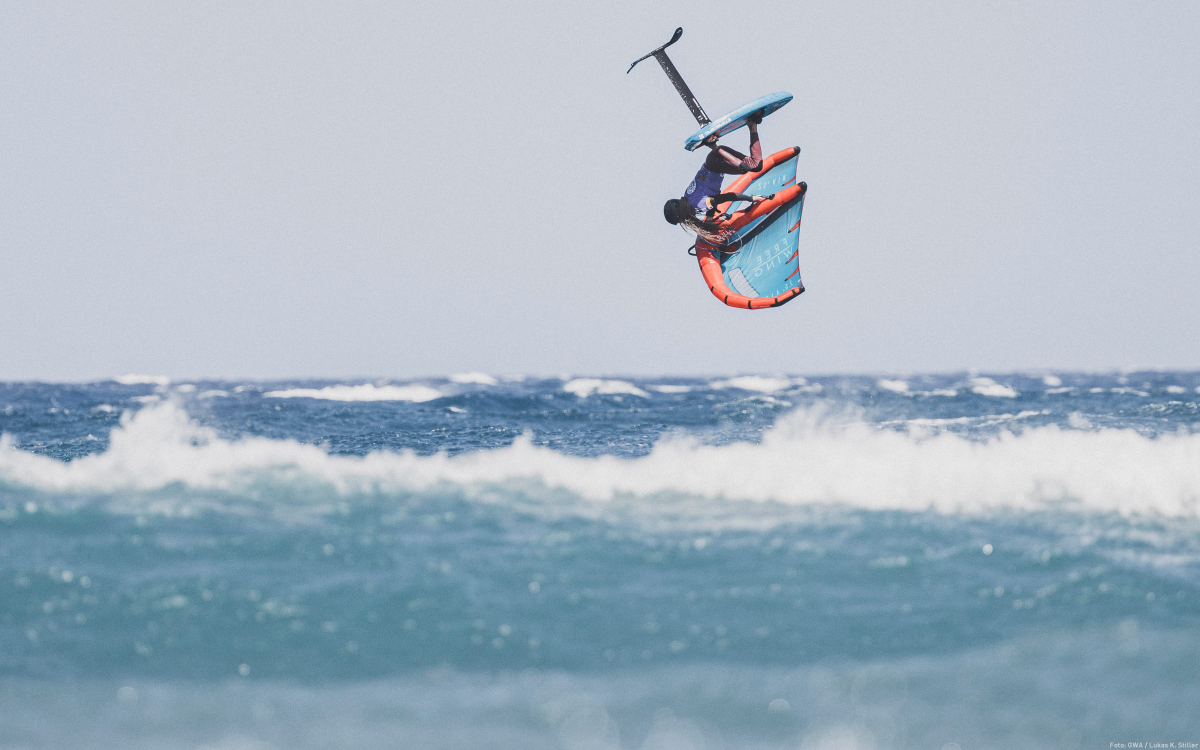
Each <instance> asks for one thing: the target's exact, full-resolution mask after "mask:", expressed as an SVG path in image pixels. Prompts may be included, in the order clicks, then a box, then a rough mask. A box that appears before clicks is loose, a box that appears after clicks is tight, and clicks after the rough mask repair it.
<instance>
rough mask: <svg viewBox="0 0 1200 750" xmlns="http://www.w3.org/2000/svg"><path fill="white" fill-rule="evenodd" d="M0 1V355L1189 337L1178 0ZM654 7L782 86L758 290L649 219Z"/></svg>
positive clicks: (805, 363) (75, 368)
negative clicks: (771, 205)
mask: <svg viewBox="0 0 1200 750" xmlns="http://www.w3.org/2000/svg"><path fill="white" fill-rule="evenodd" d="M3 14H4V18H5V20H4V23H3V24H0V98H2V100H3V103H2V105H0V227H2V231H3V234H2V237H3V245H2V246H0V259H2V262H3V272H2V274H0V379H21V378H40V379H77V378H92V377H102V376H107V375H112V374H116V373H123V372H130V371H134V372H150V373H161V374H168V375H172V376H177V377H198V376H251V377H280V376H355V375H366V376H378V377H404V376H410V375H423V374H436V373H447V372H456V371H464V370H483V371H487V372H492V373H514V372H528V373H566V372H574V373H613V374H618V373H624V374H639V373H646V374H650V373H679V374H687V373H721V372H752V371H760V372H761V371H789V372H798V373H805V372H834V371H863V370H866V371H911V370H944V369H951V368H970V367H975V368H981V369H1001V370H1008V369H1018V368H1075V367H1082V368H1099V367H1123V366H1139V365H1145V366H1167V367H1198V366H1200V302H1198V299H1197V297H1198V290H1200V258H1198V257H1197V250H1198V249H1200V248H1198V245H1200V243H1198V242H1197V237H1198V236H1200V137H1198V136H1197V122H1198V120H1200V54H1197V52H1196V46H1195V45H1196V41H1195V40H1196V38H1197V36H1198V35H1200V3H1195V2H1174V3H1172V2H1159V3H1152V4H1148V3H1132V2H1131V3H1122V4H1116V3H1102V2H1078V3H1069V2H1054V3H1050V2H1046V3H1016V2H1014V3H963V2H945V3H934V2H929V3H916V2H912V3H906V2H897V3H886V4H885V3H876V2H870V3H862V4H854V3H848V2H844V0H837V1H835V2H803V1H800V2H796V1H794V0H793V1H790V2H781V3H773V2H753V3H742V4H730V3H720V4H716V3H701V2H688V3H667V2H656V3H644V2H636V3H620V2H605V3H586V4H585V3H550V2H547V3H536V4H533V3H530V4H524V3H523V4H511V3H499V2H478V3H455V2H443V3H425V2H411V3H395V2H387V3H378V4H375V3H301V2H286V3H283V2H281V3H275V4H268V3H245V2H230V3H217V2H200V3H196V2H179V3H165V2H146V3H136V2H122V3H105V2H87V3H74V4H58V3H50V2H39V3H26V2H15V1H11V0H10V1H8V2H4V3H3ZM679 25H682V26H683V27H684V30H685V31H684V37H683V39H682V41H681V42H680V43H678V44H676V45H675V46H674V47H672V48H671V56H672V58H673V59H674V60H675V62H676V64H677V65H678V66H679V68H680V70H681V72H682V73H683V74H684V76H685V77H686V79H687V80H688V82H689V83H690V84H691V86H692V89H693V90H694V91H695V93H696V94H697V96H698V97H699V99H700V101H701V102H702V103H703V104H704V106H705V108H706V109H707V110H708V112H709V113H710V114H711V115H713V116H714V117H715V116H717V115H719V114H721V113H722V112H724V111H727V110H729V109H732V108H733V107H735V106H738V105H740V104H742V103H744V102H745V101H748V100H750V99H753V98H755V97H757V96H759V95H761V94H764V93H767V92H771V91H779V90H784V91H790V92H792V93H793V94H794V95H795V100H794V101H793V102H792V103H791V104H790V105H788V106H787V107H786V108H784V109H783V110H781V111H780V112H778V113H776V114H775V115H772V116H771V117H770V118H769V119H768V120H767V121H766V122H765V123H764V125H763V127H762V134H763V141H764V144H765V145H766V147H767V150H768V151H773V150H776V149H777V148H783V147H785V146H790V145H799V146H801V147H802V148H803V153H802V154H801V157H800V176H801V179H803V180H806V181H807V182H808V184H809V197H808V201H807V204H806V207H805V217H804V226H803V228H802V230H801V232H802V235H801V240H800V242H801V244H800V250H801V256H800V257H801V270H802V273H803V276H804V280H805V283H806V286H807V287H808V291H807V292H806V293H805V294H804V295H803V296H801V297H800V298H799V299H798V300H796V301H794V302H792V303H790V304H788V305H786V306H784V307H782V308H779V309H776V310H769V311H761V312H748V311H739V310H733V309H730V308H727V307H725V306H724V305H722V304H720V303H719V302H718V301H717V300H716V299H714V298H713V297H712V295H711V294H709V292H708V290H707V288H706V287H705V285H704V283H703V281H702V279H701V276H700V272H699V270H698V269H697V267H696V262H695V260H694V259H693V258H690V257H688V256H687V255H686V254H685V249H686V248H687V246H688V245H689V244H690V243H689V241H688V239H687V237H686V236H685V235H684V234H683V233H682V232H681V231H679V230H678V229H676V228H673V227H670V226H668V225H667V224H666V223H664V222H663V220H662V214H661V206H662V203H663V201H664V200H665V199H666V198H669V197H674V196H677V195H678V194H680V192H681V191H682V190H683V188H684V187H685V186H686V184H687V182H688V180H689V179H690V177H691V174H692V173H693V172H694V171H695V170H696V168H697V167H698V164H699V161H700V158H701V157H700V156H699V155H697V154H689V153H687V152H685V151H684V150H683V149H682V147H681V144H682V142H683V139H684V138H685V137H686V136H687V135H689V134H690V133H691V132H692V131H694V130H695V127H696V126H695V123H694V121H693V120H692V119H691V117H690V115H689V114H688V112H687V109H686V108H685V107H684V105H683V104H682V102H681V101H680V100H679V98H678V97H677V96H676V94H675V93H674V90H673V89H672V88H671V86H670V84H669V83H668V82H667V80H666V77H665V76H663V74H662V72H661V71H660V70H659V69H658V67H657V66H656V65H654V64H653V61H648V62H647V63H644V64H643V65H642V66H639V67H638V68H636V69H635V70H634V71H633V73H632V74H631V75H628V76H627V75H625V70H626V68H627V67H628V65H629V63H630V62H631V61H632V60H633V59H635V58H637V57H639V56H641V55H642V54H644V53H646V52H648V51H649V50H650V49H652V48H654V47H656V46H658V45H659V44H662V43H663V42H665V41H666V40H667V39H668V38H669V37H670V35H671V32H672V31H673V30H674V28H675V27H676V26H679ZM729 142H730V143H731V145H734V146H735V147H743V146H744V143H745V132H744V131H743V132H741V133H738V134H735V135H733V136H731V137H730V139H729Z"/></svg>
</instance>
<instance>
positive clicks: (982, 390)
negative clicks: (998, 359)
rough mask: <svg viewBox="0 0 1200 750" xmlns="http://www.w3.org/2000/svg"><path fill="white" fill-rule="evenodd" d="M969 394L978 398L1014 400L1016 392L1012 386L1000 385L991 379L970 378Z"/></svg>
mask: <svg viewBox="0 0 1200 750" xmlns="http://www.w3.org/2000/svg"><path fill="white" fill-rule="evenodd" d="M971 392H972V393H978V394H979V395H980V396H992V397H994V398H1016V397H1017V391H1016V389H1015V388H1013V387H1012V386H1007V385H1001V384H1000V383H997V382H996V381H995V380H992V379H991V378H971Z"/></svg>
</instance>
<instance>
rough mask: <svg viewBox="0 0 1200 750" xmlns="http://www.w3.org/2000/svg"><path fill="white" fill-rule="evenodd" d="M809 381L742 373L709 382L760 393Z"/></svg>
mask: <svg viewBox="0 0 1200 750" xmlns="http://www.w3.org/2000/svg"><path fill="white" fill-rule="evenodd" d="M806 382H807V381H806V380H805V379H804V378H795V379H793V378H769V377H763V376H762V375H742V376H739V377H736V378H729V379H728V380H717V381H714V382H712V383H709V387H710V388H716V389H724V388H738V389H740V390H743V391H756V392H758V393H775V392H777V391H782V390H786V389H788V388H791V387H792V386H793V385H804V384H805V383H806Z"/></svg>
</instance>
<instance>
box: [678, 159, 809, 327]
mask: <svg viewBox="0 0 1200 750" xmlns="http://www.w3.org/2000/svg"><path fill="white" fill-rule="evenodd" d="M799 153H800V149H799V148H797V147H793V148H789V149H785V150H783V151H779V152H778V153H774V154H771V155H770V156H768V157H767V158H766V159H764V160H763V169H762V171H761V172H751V173H749V174H744V175H742V176H741V177H739V178H738V179H736V180H734V181H733V183H732V184H731V185H729V186H728V187H726V188H724V191H725V192H731V193H745V194H747V195H770V194H772V193H774V194H775V197H774V198H772V199H771V200H768V201H762V202H760V203H755V204H746V203H743V202H738V203H736V204H733V205H729V204H726V205H724V206H722V207H721V209H722V210H723V211H724V212H725V213H730V214H732V218H730V219H728V220H726V221H724V222H722V231H723V234H724V235H725V240H724V242H722V243H721V244H720V245H713V244H709V243H708V242H705V241H704V240H699V241H698V242H697V243H696V259H697V260H698V261H699V262H700V272H701V273H702V274H704V281H705V282H706V283H707V284H708V288H709V290H710V291H711V292H712V293H713V294H714V295H715V296H716V298H717V299H719V300H721V301H722V302H724V303H725V304H727V305H729V306H730V307H740V308H743V309H747V310H758V309H761V308H764V307H778V306H779V305H782V304H783V303H785V302H789V301H790V300H792V299H793V298H794V297H796V296H798V295H799V294H800V293H801V292H803V291H804V282H803V281H801V280H800V260H799V253H800V251H799V249H798V248H799V235H800V232H799V229H800V213H801V212H802V211H803V210H804V194H805V192H806V191H807V190H808V186H807V185H805V184H804V183H803V182H801V183H800V184H796V155H797V154H799ZM739 207H740V208H739Z"/></svg>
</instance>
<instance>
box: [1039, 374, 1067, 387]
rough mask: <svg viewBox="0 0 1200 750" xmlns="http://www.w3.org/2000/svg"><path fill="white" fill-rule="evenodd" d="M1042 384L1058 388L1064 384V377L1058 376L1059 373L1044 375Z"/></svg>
mask: <svg viewBox="0 0 1200 750" xmlns="http://www.w3.org/2000/svg"><path fill="white" fill-rule="evenodd" d="M1042 384H1043V385H1048V386H1050V387H1051V388H1057V387H1059V386H1060V385H1062V378H1060V377H1058V376H1057V375H1043V376H1042Z"/></svg>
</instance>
